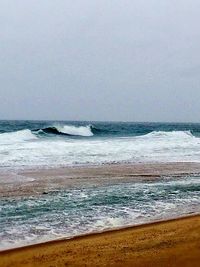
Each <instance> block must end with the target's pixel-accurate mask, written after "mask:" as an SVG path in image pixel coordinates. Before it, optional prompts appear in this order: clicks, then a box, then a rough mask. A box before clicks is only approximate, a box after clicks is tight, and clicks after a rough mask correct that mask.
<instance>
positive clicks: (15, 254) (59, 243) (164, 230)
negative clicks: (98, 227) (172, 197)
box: [0, 214, 200, 267]
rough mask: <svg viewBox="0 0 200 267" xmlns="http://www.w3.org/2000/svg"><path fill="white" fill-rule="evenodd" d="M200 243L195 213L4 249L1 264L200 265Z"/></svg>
mask: <svg viewBox="0 0 200 267" xmlns="http://www.w3.org/2000/svg"><path fill="white" fill-rule="evenodd" d="M199 247H200V215H199V214H196V215H189V216H184V217H181V218H174V219H170V220H164V221H157V222H151V223H147V224H143V225H137V226H132V227H131V226H130V227H125V228H121V229H115V230H109V231H105V232H101V233H92V234H87V235H84V236H77V237H74V238H72V239H64V240H54V241H48V242H45V243H41V244H35V245H30V246H26V247H20V248H15V249H10V250H4V251H1V252H0V259H1V261H0V266H2V267H3V266H5V267H8V266H13V265H14V266H83V265H84V264H85V266H110V265H112V264H113V265H114V266H133V265H132V264H133V263H134V266H198V264H199V262H200V254H199ZM155 249H156V251H155ZM191 262H192V265H190V264H191ZM38 264H39V265H38Z"/></svg>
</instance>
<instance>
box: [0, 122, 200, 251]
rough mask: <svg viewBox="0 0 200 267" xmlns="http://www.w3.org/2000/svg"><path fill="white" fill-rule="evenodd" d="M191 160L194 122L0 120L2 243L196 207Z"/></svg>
mask: <svg viewBox="0 0 200 267" xmlns="http://www.w3.org/2000/svg"><path fill="white" fill-rule="evenodd" d="M174 162H175V164H168V163H174ZM186 162H188V163H189V164H187V163H186ZM191 162H196V163H198V162H200V124H177V123H121V122H117V123H113V122H67V121H63V122H58V121H51V122H49V121H42V122H41V121H38V122H36V121H0V169H1V173H0V196H1V197H0V250H4V249H9V248H14V247H19V246H24V245H28V244H35V243H38V242H43V241H48V240H52V239H57V238H71V237H73V236H76V235H80V234H85V233H92V232H98V231H104V230H108V229H113V228H116V227H124V226H128V225H136V224H141V223H147V222H151V221H155V220H162V219H168V218H174V217H178V216H183V215H187V214H194V213H199V212H200V208H199V207H200V173H199V170H200V167H199V164H196V163H191ZM124 163H131V164H130V165H128V164H124ZM134 163H140V164H134ZM146 163H154V164H146ZM160 163H167V164H160ZM104 164H106V165H104ZM145 164H146V165H145ZM94 165H95V167H94ZM68 166H70V167H69V168H68ZM71 166H73V168H71ZM82 166H84V168H82ZM126 166H127V168H126ZM136 166H137V167H136ZM145 166H146V169H145ZM148 166H151V167H150V169H148V168H149V167H148ZM152 166H153V167H152ZM60 167H66V168H60ZM109 168H111V171H110V172H109ZM115 168H116V169H115ZM117 168H119V169H117ZM138 168H139V169H140V172H139V173H140V174H139V173H138V171H139V169H138ZM151 168H152V169H151ZM114 169H115V170H114ZM120 169H121V171H120ZM145 170H146V171H145ZM169 170H171V173H170V172H169ZM73 172H74V173H73ZM152 173H153V174H152ZM141 174H142V175H141ZM145 175H146V176H145ZM152 175H153V177H152Z"/></svg>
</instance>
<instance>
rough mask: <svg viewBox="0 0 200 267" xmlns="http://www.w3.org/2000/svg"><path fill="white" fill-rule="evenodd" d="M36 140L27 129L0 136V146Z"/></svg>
mask: <svg viewBox="0 0 200 267" xmlns="http://www.w3.org/2000/svg"><path fill="white" fill-rule="evenodd" d="M34 139H37V137H36V136H35V135H34V134H33V133H32V132H31V130H29V129H25V130H20V131H16V132H10V133H2V134H0V144H10V143H15V142H24V141H29V140H34Z"/></svg>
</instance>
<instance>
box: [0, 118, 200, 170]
mask: <svg viewBox="0 0 200 267" xmlns="http://www.w3.org/2000/svg"><path fill="white" fill-rule="evenodd" d="M110 125H111V123H110V124H107V125H106V124H103V125H98V124H97V125H95V124H85V125H81V126H80V125H73V124H70V123H65V124H64V123H63V124H61V123H60V124H59V123H57V124H52V125H50V126H47V127H45V126H46V125H40V126H41V127H40V128H37V127H36V126H38V125H37V124H36V125H35V124H34V123H32V125H31V123H29V124H28V123H26V125H24V127H27V126H29V128H28V127H27V128H24V129H19V130H18V129H17V130H15V129H12V127H10V128H9V127H7V128H9V131H8V130H7V131H5V130H4V132H1V133H0V167H1V168H32V167H44V166H45V167H59V166H69V165H71V166H74V165H85V164H89V165H93V164H95V165H99V164H106V163H108V164H111V163H135V162H183V161H184V162H199V161H200V137H198V136H195V135H194V134H193V133H192V131H194V130H192V129H188V128H189V126H188V127H185V129H184V127H183V126H182V128H183V129H180V125H179V124H178V126H177V125H176V127H169V125H168V128H170V129H172V130H169V129H168V128H167V127H166V125H164V126H165V127H163V125H162V127H161V126H160V127H159V126H158V125H156V124H155V125H153V126H154V127H149V128H152V129H148V130H146V128H148V125H147V126H145V124H142V127H143V129H142V130H141V124H138V125H135V124H133V125H131V124H128V125H126V124H125V125H123V126H122V125H120V127H119V125H117V124H112V127H111V126H110ZM192 127H193V128H194V126H191V125H190V128H192ZM195 127H196V128H197V126H196V125H195ZM2 128H3V127H2ZM133 128H134V129H133ZM163 128H164V129H163ZM165 128H166V129H165ZM173 128H174V129H173ZM196 128H195V129H196ZM138 129H140V130H138ZM134 130H135V132H134ZM145 130H146V131H145ZM151 130H152V131H151Z"/></svg>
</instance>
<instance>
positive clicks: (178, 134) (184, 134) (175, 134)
mask: <svg viewBox="0 0 200 267" xmlns="http://www.w3.org/2000/svg"><path fill="white" fill-rule="evenodd" d="M144 136H146V137H153V138H165V137H166V138H188V137H189V138H190V137H193V138H195V136H194V135H193V134H192V132H191V131H171V132H167V131H166V132H165V131H153V132H150V133H148V134H146V135H144Z"/></svg>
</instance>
